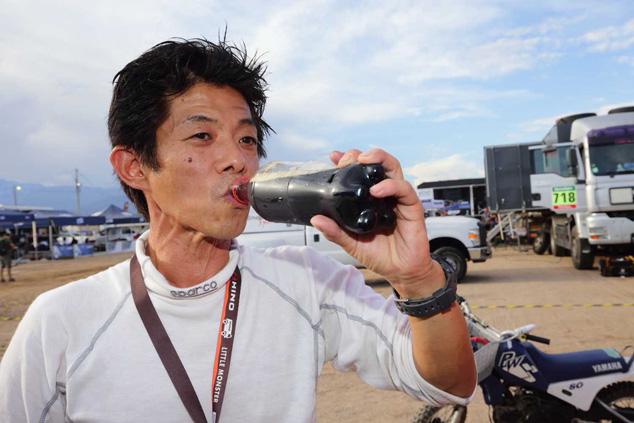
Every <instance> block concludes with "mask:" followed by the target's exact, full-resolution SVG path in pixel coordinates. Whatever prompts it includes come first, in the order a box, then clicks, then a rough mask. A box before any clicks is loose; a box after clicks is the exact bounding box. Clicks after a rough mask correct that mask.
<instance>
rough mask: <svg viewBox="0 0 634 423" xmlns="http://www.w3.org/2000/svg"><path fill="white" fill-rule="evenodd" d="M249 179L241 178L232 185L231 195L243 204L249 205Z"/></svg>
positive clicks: (246, 177)
mask: <svg viewBox="0 0 634 423" xmlns="http://www.w3.org/2000/svg"><path fill="white" fill-rule="evenodd" d="M248 188H249V177H248V176H241V177H239V178H237V179H236V180H235V181H233V183H232V184H231V195H232V196H233V198H235V199H236V201H237V202H239V203H241V204H249V194H248Z"/></svg>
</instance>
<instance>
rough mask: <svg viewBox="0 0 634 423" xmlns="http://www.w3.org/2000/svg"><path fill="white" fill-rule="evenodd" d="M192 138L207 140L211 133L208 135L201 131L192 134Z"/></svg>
mask: <svg viewBox="0 0 634 423" xmlns="http://www.w3.org/2000/svg"><path fill="white" fill-rule="evenodd" d="M192 138H196V139H199V140H205V141H209V140H210V139H211V135H209V134H208V133H206V132H201V133H198V134H196V135H194V136H193V137H192Z"/></svg>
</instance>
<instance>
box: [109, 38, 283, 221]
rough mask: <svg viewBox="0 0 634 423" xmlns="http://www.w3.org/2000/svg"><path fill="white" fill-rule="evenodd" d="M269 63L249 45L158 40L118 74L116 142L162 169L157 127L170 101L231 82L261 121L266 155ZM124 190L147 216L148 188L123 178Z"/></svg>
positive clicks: (113, 111)
mask: <svg viewBox="0 0 634 423" xmlns="http://www.w3.org/2000/svg"><path fill="white" fill-rule="evenodd" d="M265 72H266V66H265V64H264V63H263V62H262V61H260V60H259V58H258V57H257V56H256V57H254V58H251V59H250V58H249V57H248V56H247V51H246V47H245V46H244V45H242V48H239V47H238V46H235V45H229V44H227V42H226V37H223V38H222V39H220V40H219V41H218V43H212V42H210V41H208V40H205V39H200V38H196V39H191V40H184V39H175V40H170V41H165V42H162V43H160V44H157V45H155V46H154V47H152V48H151V49H149V50H148V51H146V52H145V53H143V54H142V55H141V56H140V57H139V58H138V59H136V60H133V61H132V62H130V63H128V64H127V65H126V66H125V67H124V68H123V69H122V70H120V71H119V72H118V73H117V74H116V75H115V77H114V79H113V81H112V82H113V84H114V90H113V94H112V102H111V104H110V113H109V115H108V133H109V135H110V143H111V145H112V147H115V146H123V147H125V148H126V149H127V150H130V151H132V152H134V153H136V154H137V156H138V157H139V160H140V161H141V163H142V164H144V165H146V166H148V167H150V168H151V169H152V170H154V171H159V170H160V164H159V162H158V157H157V154H156V151H157V148H156V132H157V130H158V128H159V126H161V124H162V123H163V122H164V121H165V120H166V119H167V117H168V116H169V110H170V101H171V99H172V98H173V97H174V96H177V95H180V94H183V93H184V92H186V91H187V90H188V89H190V88H191V87H193V86H194V85H196V84H198V83H208V84H212V85H215V86H218V87H231V88H233V89H235V90H236V91H238V92H239V93H240V94H242V97H244V100H245V102H246V103H247V105H248V106H249V109H250V111H251V116H252V118H253V121H254V122H255V126H256V129H257V137H258V146H257V152H258V156H259V157H266V151H265V150H264V138H265V137H266V136H267V135H269V133H270V132H271V131H272V129H271V127H270V126H269V125H268V124H267V123H266V122H265V121H264V119H263V118H262V115H263V113H264V107H265V104H266V95H265V91H266V88H267V83H266V80H265V79H264V74H265ZM120 182H121V186H122V188H123V191H124V192H125V194H126V195H127V196H128V198H129V199H130V200H132V202H133V203H134V205H135V206H136V208H137V210H138V211H139V213H141V215H143V217H144V218H145V220H147V221H149V220H150V216H149V212H148V206H147V201H146V199H145V195H144V194H143V192H142V191H140V190H138V189H134V188H132V187H130V186H128V185H127V184H126V183H125V182H123V181H122V180H120Z"/></svg>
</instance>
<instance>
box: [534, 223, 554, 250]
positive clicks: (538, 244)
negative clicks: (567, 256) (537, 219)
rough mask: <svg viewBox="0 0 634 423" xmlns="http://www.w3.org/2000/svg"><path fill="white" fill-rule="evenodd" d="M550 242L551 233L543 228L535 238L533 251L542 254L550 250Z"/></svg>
mask: <svg viewBox="0 0 634 423" xmlns="http://www.w3.org/2000/svg"><path fill="white" fill-rule="evenodd" d="M549 243H550V234H549V233H548V232H546V231H545V230H543V229H541V230H540V231H539V232H537V236H536V237H535V239H534V240H533V252H534V253H535V254H539V255H540V256H541V255H542V254H544V253H545V252H546V251H547V250H548V247H549Z"/></svg>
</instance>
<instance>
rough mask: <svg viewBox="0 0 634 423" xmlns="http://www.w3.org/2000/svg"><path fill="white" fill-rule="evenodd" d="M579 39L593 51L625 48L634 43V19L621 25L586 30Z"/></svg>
mask: <svg viewBox="0 0 634 423" xmlns="http://www.w3.org/2000/svg"><path fill="white" fill-rule="evenodd" d="M578 41H579V42H581V43H584V44H587V45H588V50H589V51H593V52H605V51H619V50H625V49H627V48H629V47H631V46H632V45H634V19H632V20H630V21H628V22H626V23H625V24H623V25H621V26H607V27H605V28H601V29H596V30H594V31H590V32H586V33H585V34H583V35H582V36H581V37H579V38H578Z"/></svg>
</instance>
